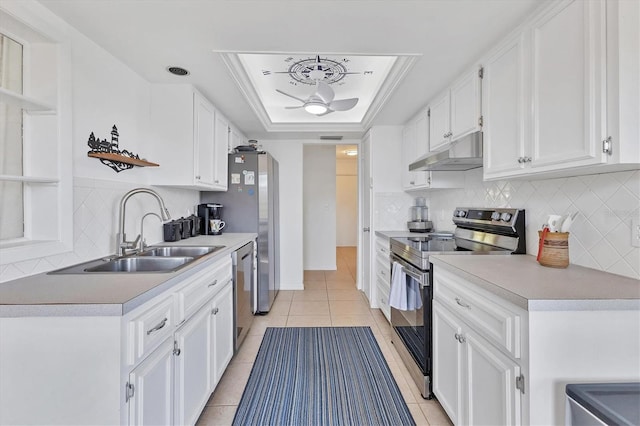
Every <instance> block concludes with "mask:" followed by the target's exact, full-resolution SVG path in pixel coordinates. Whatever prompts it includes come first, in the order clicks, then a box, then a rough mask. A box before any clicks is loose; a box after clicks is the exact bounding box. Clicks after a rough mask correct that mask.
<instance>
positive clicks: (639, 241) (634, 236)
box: [631, 217, 640, 247]
mask: <svg viewBox="0 0 640 426" xmlns="http://www.w3.org/2000/svg"><path fill="white" fill-rule="evenodd" d="M631 245H632V246H634V247H640V218H638V217H636V218H633V219H631Z"/></svg>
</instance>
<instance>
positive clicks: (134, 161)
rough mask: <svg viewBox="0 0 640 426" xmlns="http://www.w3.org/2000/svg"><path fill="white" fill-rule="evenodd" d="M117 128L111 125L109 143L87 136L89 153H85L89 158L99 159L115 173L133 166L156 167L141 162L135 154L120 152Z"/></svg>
mask: <svg viewBox="0 0 640 426" xmlns="http://www.w3.org/2000/svg"><path fill="white" fill-rule="evenodd" d="M119 136H120V135H119V134H118V128H117V127H116V126H115V124H114V125H113V128H112V129H111V142H109V141H107V140H106V139H103V140H100V139H96V137H95V135H94V134H93V132H91V134H90V135H89V140H88V141H87V145H89V148H91V151H89V152H88V153H87V155H88V156H89V157H93V158H99V159H100V162H101V163H102V164H104V165H106V166H109V167H111V168H112V169H113V170H115V171H116V173H120V172H121V171H123V170H128V169H132V168H133V166H138V167H157V166H159V164H156V163H152V162H150V161H146V160H141V159H140V157H139V156H138V155H137V154H134V153H133V152H129V151H127V150H126V149H123V150H120V148H119V145H118V138H119Z"/></svg>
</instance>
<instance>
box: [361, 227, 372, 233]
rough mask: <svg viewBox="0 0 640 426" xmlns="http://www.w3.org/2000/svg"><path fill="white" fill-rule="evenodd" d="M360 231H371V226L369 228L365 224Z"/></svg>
mask: <svg viewBox="0 0 640 426" xmlns="http://www.w3.org/2000/svg"><path fill="white" fill-rule="evenodd" d="M362 231H363V232H369V231H371V228H369V227H368V226H367V227H366V228H362Z"/></svg>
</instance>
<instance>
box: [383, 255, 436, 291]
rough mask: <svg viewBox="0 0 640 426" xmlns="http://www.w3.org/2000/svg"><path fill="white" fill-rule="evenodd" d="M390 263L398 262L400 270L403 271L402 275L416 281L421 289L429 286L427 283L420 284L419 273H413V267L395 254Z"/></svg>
mask: <svg viewBox="0 0 640 426" xmlns="http://www.w3.org/2000/svg"><path fill="white" fill-rule="evenodd" d="M391 262H398V263H399V264H400V266H402V269H404V273H405V274H407V275H409V276H410V277H411V278H413V279H414V280H416V281H418V283H419V284H420V287H421V288H422V287H428V286H429V284H428V283H423V282H422V276H421V275H420V273H417V272H414V271H415V270H416V268H415V267H414V266H412V265H411V264H410V263H408V262H407V261H405V260H404V259H402V258H400V257H398V256H397V255H396V254H395V253H394V254H393V255H391Z"/></svg>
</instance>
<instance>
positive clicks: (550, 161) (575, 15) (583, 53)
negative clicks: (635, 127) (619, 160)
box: [525, 0, 607, 168]
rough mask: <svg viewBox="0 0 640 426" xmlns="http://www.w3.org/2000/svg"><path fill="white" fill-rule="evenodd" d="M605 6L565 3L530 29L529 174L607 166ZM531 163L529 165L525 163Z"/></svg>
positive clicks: (549, 11)
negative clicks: (540, 169)
mask: <svg viewBox="0 0 640 426" xmlns="http://www.w3.org/2000/svg"><path fill="white" fill-rule="evenodd" d="M604 8H605V2H604V1H582V0H574V1H565V2H562V3H560V4H558V5H557V6H556V7H553V8H551V9H550V10H548V11H547V12H546V13H543V14H542V15H540V16H539V17H538V18H537V19H535V20H534V21H533V23H532V28H531V55H532V67H531V70H532V72H533V75H532V85H533V87H532V95H533V97H532V107H533V117H532V118H533V121H532V131H533V134H532V137H533V140H532V145H533V146H532V149H531V150H530V155H529V156H528V157H527V158H526V159H525V160H526V162H527V163H531V167H532V168H537V167H545V166H552V165H555V164H562V167H567V165H568V163H571V164H573V165H576V166H578V165H590V164H598V163H602V162H603V161H604V160H605V157H604V154H603V153H602V149H601V142H602V140H604V139H605V138H606V137H607V136H606V132H605V131H606V128H605V127H604V126H603V118H605V117H606V112H605V111H604V108H605V106H606V104H605V101H606V74H605V70H604V67H603V65H604V64H605V63H606V51H605V49H606V45H605V43H606V39H605V16H606V15H605V10H604ZM529 158H530V160H529Z"/></svg>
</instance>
